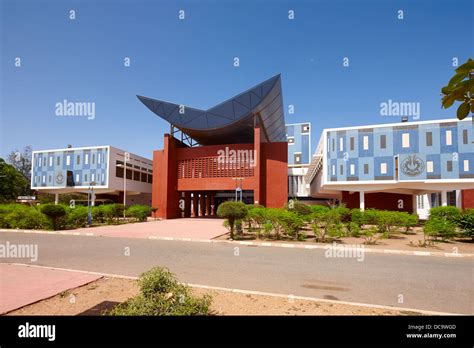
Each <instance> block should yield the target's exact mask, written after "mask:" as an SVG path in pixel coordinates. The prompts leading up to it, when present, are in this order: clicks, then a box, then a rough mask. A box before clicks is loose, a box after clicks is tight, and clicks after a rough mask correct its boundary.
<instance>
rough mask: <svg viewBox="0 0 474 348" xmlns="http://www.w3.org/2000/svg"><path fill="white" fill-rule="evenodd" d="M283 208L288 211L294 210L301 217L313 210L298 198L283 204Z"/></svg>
mask: <svg viewBox="0 0 474 348" xmlns="http://www.w3.org/2000/svg"><path fill="white" fill-rule="evenodd" d="M285 208H286V209H287V210H289V211H292V212H295V213H296V214H298V215H299V216H301V217H305V216H308V215H311V213H312V212H313V211H312V209H311V207H310V206H309V205H307V204H304V203H302V202H300V201H298V200H291V201H290V202H288V203H287V204H286V205H285Z"/></svg>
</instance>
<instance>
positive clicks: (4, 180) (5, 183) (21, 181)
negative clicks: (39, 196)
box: [0, 158, 30, 202]
mask: <svg viewBox="0 0 474 348" xmlns="http://www.w3.org/2000/svg"><path fill="white" fill-rule="evenodd" d="M29 184H30V183H29V182H28V181H27V180H26V179H25V177H24V176H23V175H21V173H19V172H18V171H17V170H16V169H15V167H14V166H12V165H11V164H8V163H6V162H5V160H4V159H3V158H0V202H8V201H13V200H15V199H16V197H17V196H20V195H22V194H24V188H25V187H27V186H29Z"/></svg>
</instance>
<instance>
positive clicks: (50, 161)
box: [49, 156, 53, 167]
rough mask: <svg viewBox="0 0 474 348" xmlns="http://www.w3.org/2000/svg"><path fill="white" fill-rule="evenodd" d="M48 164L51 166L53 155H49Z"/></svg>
mask: <svg viewBox="0 0 474 348" xmlns="http://www.w3.org/2000/svg"><path fill="white" fill-rule="evenodd" d="M49 166H50V167H52V166H53V156H49Z"/></svg>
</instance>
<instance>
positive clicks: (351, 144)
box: [350, 137, 354, 151]
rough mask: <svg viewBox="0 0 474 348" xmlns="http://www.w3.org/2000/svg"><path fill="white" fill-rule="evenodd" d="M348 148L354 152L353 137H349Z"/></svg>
mask: <svg viewBox="0 0 474 348" xmlns="http://www.w3.org/2000/svg"><path fill="white" fill-rule="evenodd" d="M350 147H351V151H354V137H351V140H350Z"/></svg>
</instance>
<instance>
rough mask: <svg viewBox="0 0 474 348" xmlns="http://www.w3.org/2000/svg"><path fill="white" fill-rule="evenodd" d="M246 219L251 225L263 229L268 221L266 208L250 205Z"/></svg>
mask: <svg viewBox="0 0 474 348" xmlns="http://www.w3.org/2000/svg"><path fill="white" fill-rule="evenodd" d="M246 219H247V222H248V223H249V226H250V227H252V226H253V227H256V228H258V229H261V228H262V225H263V224H264V223H265V221H266V209H265V208H263V207H250V208H249V209H248V214H247V218H246Z"/></svg>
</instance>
